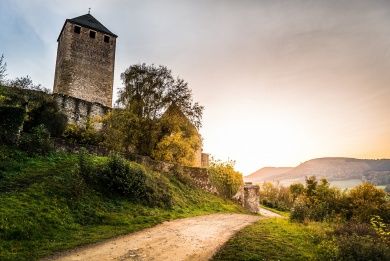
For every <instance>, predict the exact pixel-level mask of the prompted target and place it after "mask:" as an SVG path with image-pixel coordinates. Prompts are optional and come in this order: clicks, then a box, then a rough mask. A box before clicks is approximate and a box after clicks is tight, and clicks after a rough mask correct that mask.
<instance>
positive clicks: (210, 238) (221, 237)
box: [45, 214, 260, 261]
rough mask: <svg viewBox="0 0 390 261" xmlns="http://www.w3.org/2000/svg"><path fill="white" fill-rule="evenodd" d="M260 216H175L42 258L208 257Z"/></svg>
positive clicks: (100, 260) (159, 258)
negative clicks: (113, 237) (116, 236)
mask: <svg viewBox="0 0 390 261" xmlns="http://www.w3.org/2000/svg"><path fill="white" fill-rule="evenodd" d="M259 219H260V217H259V216H253V215H243V214H212V215H206V216H199V217H193V218H185V219H178V220H174V221H169V222H164V223H162V224H160V225H157V226H155V227H152V228H148V229H144V230H142V231H139V232H136V233H132V234H128V235H125V236H121V237H118V238H115V239H110V240H107V241H104V242H101V243H97V244H93V245H89V246H86V247H82V248H78V249H75V250H71V251H68V252H64V253H60V254H58V255H56V256H54V257H50V258H48V259H45V260H64V261H65V260H72V261H74V260H99V261H103V260H159V261H160V260H197V261H201V260H208V259H210V258H211V257H212V256H213V254H214V253H215V252H216V251H217V250H218V249H219V248H220V247H221V246H222V245H223V244H224V243H225V242H226V241H227V240H228V239H229V238H230V237H231V236H232V235H233V234H235V233H236V232H237V231H238V230H240V229H242V228H243V227H245V226H247V225H249V224H251V223H254V222H256V221H257V220H259Z"/></svg>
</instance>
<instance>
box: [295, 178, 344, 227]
mask: <svg viewBox="0 0 390 261" xmlns="http://www.w3.org/2000/svg"><path fill="white" fill-rule="evenodd" d="M290 190H291V188H290ZM293 190H295V192H296V195H297V198H296V200H295V201H294V204H293V207H292V210H291V215H290V219H291V220H294V221H299V222H302V221H306V220H313V221H324V220H331V219H334V218H336V217H337V216H340V215H343V213H344V212H345V211H346V206H343V204H344V201H345V195H344V194H343V193H341V191H340V190H339V189H337V188H331V187H330V186H329V182H328V181H327V180H326V179H322V180H321V181H320V182H318V181H317V180H316V178H315V177H309V178H307V179H306V186H305V187H304V189H303V191H301V188H297V187H295V188H294V189H293Z"/></svg>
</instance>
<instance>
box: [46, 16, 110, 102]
mask: <svg viewBox="0 0 390 261" xmlns="http://www.w3.org/2000/svg"><path fill="white" fill-rule="evenodd" d="M74 26H75V25H74V24H72V23H70V22H66V24H65V25H64V29H63V31H62V34H61V36H60V37H59V39H58V49H57V62H56V71H55V79H54V88H53V92H54V93H60V94H65V95H69V96H73V97H77V98H79V99H82V100H86V101H90V102H97V103H101V104H103V105H104V106H107V107H111V105H112V90H113V81H114V63H115V45H116V38H115V37H112V36H109V37H110V40H109V43H106V42H104V36H105V34H104V33H101V32H96V37H95V38H91V37H90V36H89V32H90V31H91V30H90V29H88V28H85V27H81V32H80V34H77V33H75V32H74ZM92 31H94V30H92Z"/></svg>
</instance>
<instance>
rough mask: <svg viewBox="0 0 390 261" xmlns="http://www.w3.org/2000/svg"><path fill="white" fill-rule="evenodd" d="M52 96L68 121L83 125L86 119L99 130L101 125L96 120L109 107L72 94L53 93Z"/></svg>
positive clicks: (106, 111)
mask: <svg viewBox="0 0 390 261" xmlns="http://www.w3.org/2000/svg"><path fill="white" fill-rule="evenodd" d="M53 97H54V99H55V101H56V102H57V105H58V107H59V109H60V110H61V111H62V112H64V113H65V114H66V116H67V117H68V123H70V124H75V125H77V126H80V127H85V126H86V124H87V122H88V120H91V123H92V124H93V126H94V127H95V128H96V129H97V130H100V129H101V128H102V127H103V126H102V123H100V122H97V120H98V119H99V118H101V117H103V116H104V115H105V114H106V113H108V112H109V111H110V110H111V108H110V107H107V106H104V105H102V104H100V103H97V102H88V101H85V100H81V99H78V98H75V97H72V96H68V95H64V94H59V93H54V94H53Z"/></svg>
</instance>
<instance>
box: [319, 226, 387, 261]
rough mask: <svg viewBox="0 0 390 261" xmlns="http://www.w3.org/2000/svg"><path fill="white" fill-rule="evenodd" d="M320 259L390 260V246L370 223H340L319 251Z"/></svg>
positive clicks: (320, 246)
mask: <svg viewBox="0 0 390 261" xmlns="http://www.w3.org/2000/svg"><path fill="white" fill-rule="evenodd" d="M317 255H318V259H319V260H362V261H363V260H389V259H390V248H389V246H388V243H386V241H385V240H383V239H382V238H381V237H380V236H379V235H378V234H377V233H376V232H375V229H373V228H372V227H371V226H370V225H368V224H362V223H356V222H348V223H344V224H342V225H338V226H337V227H336V228H335V229H334V231H333V232H332V233H331V234H330V235H329V236H328V239H326V240H324V241H323V242H322V243H321V244H320V245H319V248H318V251H317Z"/></svg>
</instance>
